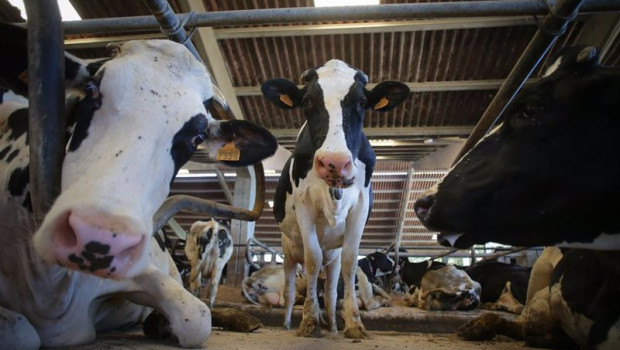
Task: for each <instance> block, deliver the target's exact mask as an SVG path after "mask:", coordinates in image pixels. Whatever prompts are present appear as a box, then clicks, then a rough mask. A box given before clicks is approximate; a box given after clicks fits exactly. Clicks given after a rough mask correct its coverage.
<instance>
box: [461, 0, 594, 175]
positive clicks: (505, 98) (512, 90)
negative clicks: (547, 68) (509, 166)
mask: <svg viewBox="0 0 620 350" xmlns="http://www.w3.org/2000/svg"><path fill="white" fill-rule="evenodd" d="M581 3H582V0H558V1H556V2H555V3H554V4H553V6H552V7H551V8H550V9H549V10H550V13H549V14H548V15H547V16H545V18H544V20H543V22H542V23H541V24H540V26H539V29H538V31H537V32H536V34H534V37H533V38H532V40H531V41H530V43H529V44H528V46H527V47H526V48H525V51H523V54H522V55H521V57H520V58H519V60H518V61H517V63H516V64H515V66H514V67H513V68H512V71H510V74H508V77H507V78H506V80H505V81H504V83H503V84H502V86H501V87H500V89H499V91H498V92H497V94H496V95H495V97H494V98H493V100H492V101H491V103H490V104H489V106H488V107H487V109H486V111H484V114H483V115H482V117H480V120H479V121H478V123H477V124H476V127H475V128H474V130H473V131H472V132H471V135H470V136H469V138H468V139H467V141H466V142H465V145H463V148H462V149H461V151H460V152H459V154H458V155H457V156H456V158H455V160H454V163H453V164H455V163H456V162H458V161H459V160H460V159H461V158H462V157H463V155H465V154H466V153H467V152H469V150H470V149H471V148H472V147H473V146H474V145H475V144H476V143H477V142H478V140H480V139H481V138H482V137H483V136H484V135H485V134H486V133H487V132H488V131H489V130H491V128H492V127H493V125H494V124H495V123H496V121H497V120H498V119H499V117H500V116H501V115H502V113H503V112H504V110H505V109H506V107H507V106H508V105H509V104H510V102H511V101H512V100H513V99H514V97H515V96H516V95H517V92H519V89H521V86H523V83H525V81H526V80H527V79H528V78H529V77H530V75H531V74H532V72H533V71H534V69H535V68H536V66H537V65H538V63H539V62H540V61H541V60H542V58H543V57H545V55H546V54H547V51H549V49H550V48H551V47H552V46H553V43H555V41H556V40H557V38H558V36H560V35H562V34H563V33H564V31H565V30H566V26H567V25H568V23H569V22H570V21H571V20H572V19H573V18H574V17H575V15H576V14H577V12H578V11H579V7H580V6H581Z"/></svg>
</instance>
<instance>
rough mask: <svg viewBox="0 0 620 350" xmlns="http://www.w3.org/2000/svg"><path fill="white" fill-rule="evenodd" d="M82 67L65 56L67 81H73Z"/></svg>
mask: <svg viewBox="0 0 620 350" xmlns="http://www.w3.org/2000/svg"><path fill="white" fill-rule="evenodd" d="M81 66H82V65H81V64H80V63H79V62H76V61H74V60H72V59H71V57H67V56H65V80H66V81H73V80H75V78H76V77H77V75H78V72H79V71H80V67H81Z"/></svg>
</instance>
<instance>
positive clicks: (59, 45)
mask: <svg viewBox="0 0 620 350" xmlns="http://www.w3.org/2000/svg"><path fill="white" fill-rule="evenodd" d="M25 4H26V13H27V15H28V85H29V86H28V99H29V112H28V113H29V118H28V122H29V123H28V140H29V143H30V199H31V201H32V209H33V212H34V215H35V219H36V220H37V222H39V223H40V222H41V221H43V218H44V216H45V214H46V213H47V211H48V210H49V208H50V207H51V205H52V203H53V202H54V199H56V197H57V196H58V195H59V194H60V177H61V171H60V170H61V168H62V161H63V158H64V152H65V151H64V148H65V123H66V121H65V115H64V107H65V103H64V98H65V88H64V79H65V78H64V76H65V72H64V50H63V37H64V35H63V32H62V26H61V18H60V11H59V9H58V5H57V4H56V1H26V2H25Z"/></svg>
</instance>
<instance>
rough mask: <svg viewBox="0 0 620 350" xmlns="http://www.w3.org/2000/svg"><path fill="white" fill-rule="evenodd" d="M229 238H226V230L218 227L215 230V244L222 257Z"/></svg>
mask: <svg viewBox="0 0 620 350" xmlns="http://www.w3.org/2000/svg"><path fill="white" fill-rule="evenodd" d="M230 243H231V241H230V239H229V238H228V231H226V230H224V229H220V230H219V231H217V246H218V248H219V250H220V254H219V257H220V258H222V257H223V256H224V254H225V253H226V249H227V248H228V247H230Z"/></svg>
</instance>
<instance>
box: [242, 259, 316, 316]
mask: <svg viewBox="0 0 620 350" xmlns="http://www.w3.org/2000/svg"><path fill="white" fill-rule="evenodd" d="M306 288H307V287H306V279H305V278H304V275H303V272H302V271H301V269H300V268H298V269H297V272H296V273H295V301H294V303H295V304H298V303H302V302H303V300H304V295H305V294H306ZM241 294H242V295H243V296H244V297H245V298H246V299H247V300H248V301H249V302H251V303H253V304H257V305H264V306H267V307H284V305H285V303H284V267H283V266H282V265H268V266H265V267H263V268H261V269H259V270H257V271H254V272H252V274H251V275H250V276H248V277H246V278H244V279H243V282H242V283H241Z"/></svg>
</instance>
